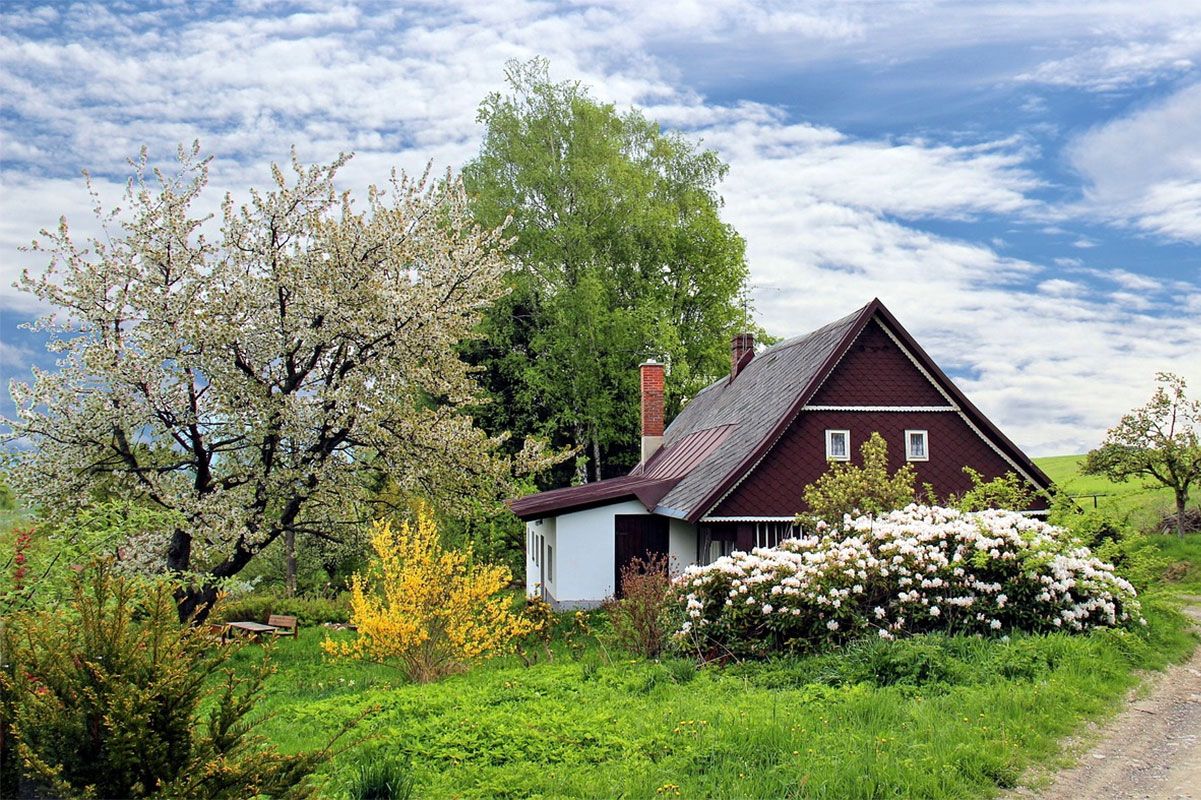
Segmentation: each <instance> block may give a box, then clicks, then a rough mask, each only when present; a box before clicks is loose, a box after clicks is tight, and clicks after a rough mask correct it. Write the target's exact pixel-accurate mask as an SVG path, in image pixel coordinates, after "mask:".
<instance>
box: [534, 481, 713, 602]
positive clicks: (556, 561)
mask: <svg viewBox="0 0 1201 800" xmlns="http://www.w3.org/2000/svg"><path fill="white" fill-rule="evenodd" d="M645 513H647V512H646V507H645V506H643V505H642V504H641V503H640V502H638V501H637V500H628V501H625V502H621V503H613V504H611V505H607V506H600V507H599V508H589V509H585V510H583V511H573V512H571V513H568V514H560V515H558V516H557V517H548V518H547V519H544V520H542V521H541V524H539V523H538V522H537V521H531V522H527V523H526V545H527V546H526V557H525V574H526V579H525V585H526V593H527V594H531V595H533V594H539V593H541V591H542V589H543V588H545V590H546V594H547V596H548V599H549V600H551V601H553V602H554V603H555V605H556V606H557V607H568V608H573V607H575V608H586V607H592V606H596V605H599V604H600V602H601V601H602V600H604V599H605V598H606V597H612V596H613V592H614V586H613V572H614V569H613V559H614V530H613V517H614V516H616V515H617V514H645ZM539 536H541V537H543V541H544V543H545V544H547V545H550V547H551V549H552V552H553V555H552V557H551V558H550V559H547V560H548V561H551V562H552V563H551V565H550V571H549V577H548V572H547V564H546V563H544V562H543V563H540V561H541V552H540V548H539V546H538V538H537V537H539ZM531 544H533V547H531V546H530V545H531ZM667 547H668V556H669V557H670V559H671V562H672V567H673V569H674V570H675V571H677V572H678V571H680V570H683V569H684V567H687V566H688V565H689V564H694V563H696V526H694V525H691V524H689V523H687V522H684V521H683V520H678V519H672V520H669V524H668V528H667ZM535 550H539V552H538V553H537V554H536V553H535Z"/></svg>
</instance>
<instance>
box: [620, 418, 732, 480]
mask: <svg viewBox="0 0 1201 800" xmlns="http://www.w3.org/2000/svg"><path fill="white" fill-rule="evenodd" d="M732 430H734V426H733V425H719V426H718V427H716V428H706V429H705V430H703V431H693V432H692V433H690V434H688V435H687V436H685V437H684V438H683V439H681V440H680V441H678V442H676V443H675V444H673V445H672V446H670V447H664V448H663V449H661V450H659V452H657V453H655V455H654V456H652V457H651V460H650V461H648V462H647V463H646V464H645V465H640V466H638V467H636V468H635V470H634V472H632V473H630V474H632V475H645V476H646V477H648V478H654V479H660V480H662V479H667V478H682V477H684V476H685V475H687V474H688V473H689V472H691V471H692V469H693V467H695V466H696V465H697V464H699V463H701V462H702V461H704V460H705V459H706V458H707V457H708V456H709V454H710V453H712V452H713V451H714V450H716V449H717V446H718V445H720V444H721V443H722V442H724V441H725V440H726V437H727V436H729V435H730V431H732Z"/></svg>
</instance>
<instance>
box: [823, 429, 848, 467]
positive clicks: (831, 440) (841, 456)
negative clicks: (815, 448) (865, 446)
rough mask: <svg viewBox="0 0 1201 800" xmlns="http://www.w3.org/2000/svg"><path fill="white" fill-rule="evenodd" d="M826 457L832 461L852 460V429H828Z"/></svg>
mask: <svg viewBox="0 0 1201 800" xmlns="http://www.w3.org/2000/svg"><path fill="white" fill-rule="evenodd" d="M826 458H827V459H828V460H830V461H850V460H851V432H850V431H831V430H827V431H826Z"/></svg>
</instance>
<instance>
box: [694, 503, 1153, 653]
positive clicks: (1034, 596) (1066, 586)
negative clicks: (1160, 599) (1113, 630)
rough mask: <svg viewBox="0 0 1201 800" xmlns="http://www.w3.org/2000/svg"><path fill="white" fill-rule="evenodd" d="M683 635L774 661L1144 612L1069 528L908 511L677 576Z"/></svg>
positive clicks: (1084, 625) (1125, 621)
mask: <svg viewBox="0 0 1201 800" xmlns="http://www.w3.org/2000/svg"><path fill="white" fill-rule="evenodd" d="M676 595H677V599H678V602H679V603H680V604H681V606H682V607H683V610H684V612H685V613H686V614H687V619H686V620H685V622H684V623H683V624H682V626H681V627H680V629H679V630H678V631H677V633H676V638H677V640H678V641H679V642H680V643H681V644H682V645H683V646H685V647H688V648H689V649H693V650H695V651H696V652H698V653H699V654H701V655H703V656H704V655H708V656H713V655H720V654H721V653H726V652H728V653H732V654H734V655H739V656H743V655H745V656H765V655H770V654H772V653H774V652H779V651H800V650H808V649H814V648H819V647H822V646H825V645H830V644H834V643H837V642H841V641H843V640H845V639H847V638H849V637H852V636H859V635H864V634H874V635H878V636H879V637H880V638H883V639H892V638H895V637H896V636H898V635H902V634H909V633H916V632H923V631H948V632H955V633H969V634H971V633H979V634H984V635H1001V634H1004V633H1006V632H1008V631H1011V630H1023V631H1054V630H1068V631H1084V630H1089V629H1091V628H1094V627H1099V626H1106V625H1109V626H1115V625H1130V624H1133V623H1135V622H1136V621H1140V617H1139V605H1138V601H1137V600H1136V599H1135V597H1136V592H1135V589H1134V587H1133V586H1132V585H1131V584H1130V583H1129V582H1127V581H1126V580H1124V579H1122V578H1119V577H1117V576H1116V575H1115V574H1114V573H1113V568H1112V566H1110V565H1108V564H1105V563H1102V562H1101V561H1100V560H1098V559H1097V558H1095V557H1093V555H1092V554H1091V553H1090V552H1089V550H1088V549H1087V548H1084V547H1080V546H1078V545H1077V544H1076V542H1075V541H1074V540H1073V539H1072V537H1071V536H1070V535H1069V534H1068V533H1067V532H1066V531H1064V530H1063V529H1061V528H1056V527H1054V526H1051V525H1048V524H1046V523H1044V522H1041V521H1039V520H1035V519H1031V518H1029V517H1025V516H1022V515H1021V514H1018V513H1015V512H1008V511H996V510H993V511H981V512H971V513H967V512H961V511H957V510H955V509H948V508H939V507H929V506H909V507H907V508H905V509H903V510H901V511H893V512H891V513H888V514H884V515H881V516H879V517H876V518H875V519H872V518H870V517H860V518H858V519H854V520H852V519H849V518H848V519H846V520H845V521H844V522H843V524H842V525H840V526H837V527H833V528H831V527H829V526H825V525H821V526H819V529H818V535H814V536H806V537H803V538H799V539H787V540H785V541H783V542H781V543H780V545H779V546H778V547H776V548H756V549H755V550H753V551H752V552H750V553H742V552H736V553H734V554H733V555H731V556H726V557H724V558H721V559H718V560H717V561H716V562H714V563H713V564H710V565H708V566H704V567H689V568H688V569H687V570H685V572H684V574H683V575H682V576H681V577H680V578H678V579H677V581H676Z"/></svg>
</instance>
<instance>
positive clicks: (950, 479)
mask: <svg viewBox="0 0 1201 800" xmlns="http://www.w3.org/2000/svg"><path fill="white" fill-rule="evenodd" d="M827 428H832V429H836V430H849V431H850V432H851V453H852V463H855V464H862V462H863V459H862V457H861V456H860V454H859V448H860V447H861V446H862V445H863V443H864V442H865V441H867V439H868V437H870V436H871V434H872V432H873V431H878V432H879V433H880V435H881V436H883V437H884V440H885V441H886V442H887V443H888V461H889V467H890V469H892V470H896V469H899V468H900V467H902V466H904V465H905V463H906V461H905V449H904V444H905V442H904V437H905V431H906V430H907V429H917V430H925V431H927V432H928V434H927V437H928V438H927V441H928V443H929V451H930V460H929V461H914V462H909V463H912V464H913V466H914V467H915V469H916V471H917V481H916V482H915V485H916V487H917V488H918V489H920V488H921V486H922V484H923V483H930V484H932V485H933V486H934V491H935V493H936V494H938V496H939V497H940V498H945V497H946V496H947V495H948V494H952V493H956V494H958V493H961V492H964V491H966V490H967V489H970V488H971V480H970V479H969V478H968V477H967V475H965V474H964V473H963V467H964V466H970V467H972V468H973V469H975V470H976V471H977V472H979V473H981V474H982V475H983V476H984V479H985V480H989V479H991V478H995V477H998V476H1001V475H1004V474H1005V473H1006V472H1011V471H1014V470H1013V467H1011V466H1010V465H1009V463H1008V462H1006V461H1005V460H1004V459H1003V458H1001V456H1000V455H998V454H997V453H996V452H995V451H994V450H993V449H992V448H991V447H989V446H988V444H987V443H985V441H984V440H983V439H981V438H980V437H979V436H977V435H976V433H975V431H973V430H972V429H971V428H970V427H968V425H967V423H965V422H964V421H963V419H962V418H961V417H960V416H959V414H957V413H955V412H945V411H942V412H940V411H919V412H896V411H802V412H801V413H800V415H799V416H798V417H797V420H796V422H794V423H793V424H792V426H790V427H789V429H788V430H787V431H786V432H785V433H784V435H783V436H781V437H780V440H779V442H777V444H776V446H775V447H773V448H772V450H771V451H770V452H769V453H768V454H767V456H766V457H765V458H764V459H763V461H761V462H760V464H759V466H758V467H756V468H755V469H754V471H753V472H752V473H751V475H750V477H748V478H747V479H746V480H744V481H743V482H742V483H741V484H740V485H739V486H738V487H737V488H735V489H734V491H733V492H731V493H730V495H729V496H728V497H726V499H725V500H723V501H721V502H720V503H719V504H718V506H717V507H716V508H715V509H714V510H713V511H711V512H710V515H711V516H719V517H741V516H748V517H751V516H753V517H758V516H766V517H782V516H789V515H792V514H795V513H797V512H799V511H805V510H806V508H805V505H804V501H803V500H802V495H803V493H804V488H805V486H806V485H807V484H810V483H813V482H814V481H815V480H817V478H818V477H819V476H820V475H821V474H822V473H823V472H825V471H826V467H827V464H826V441H825V431H826V429H827ZM1033 507H1034V508H1045V507H1046V504H1045V503H1042V502H1036V503H1035V504H1034V506H1033Z"/></svg>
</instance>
